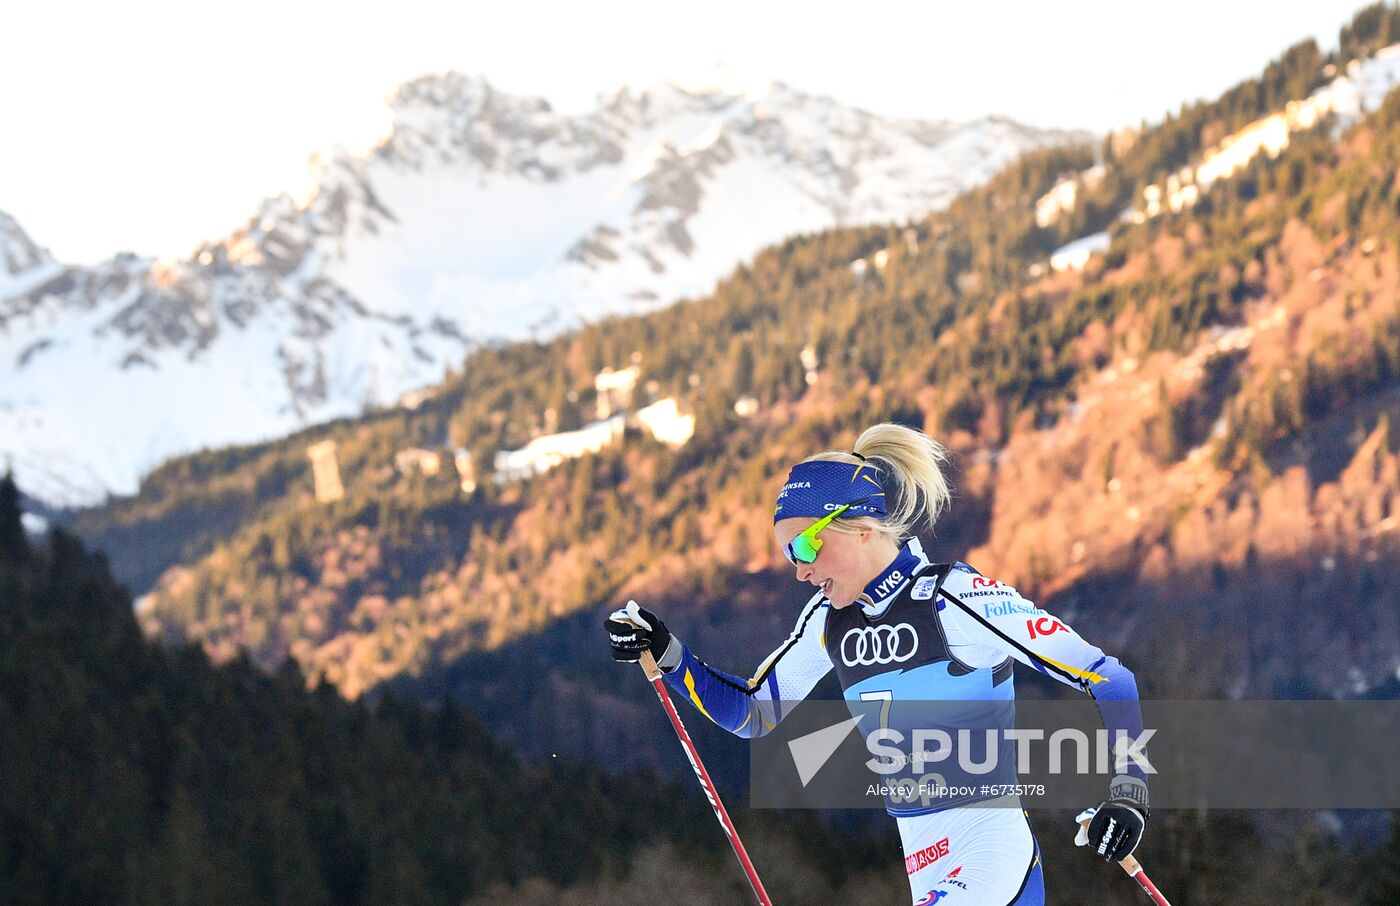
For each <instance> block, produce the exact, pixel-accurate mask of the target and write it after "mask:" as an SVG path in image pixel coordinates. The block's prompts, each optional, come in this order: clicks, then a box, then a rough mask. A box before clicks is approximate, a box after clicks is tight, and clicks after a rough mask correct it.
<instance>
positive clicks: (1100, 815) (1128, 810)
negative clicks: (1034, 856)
mask: <svg viewBox="0 0 1400 906" xmlns="http://www.w3.org/2000/svg"><path fill="white" fill-rule="evenodd" d="M1109 790H1110V792H1111V793H1113V798H1111V799H1106V800H1104V801H1103V802H1102V803H1100V804H1099V807H1098V808H1097V809H1095V810H1094V813H1093V818H1091V819H1090V821H1089V828H1088V832H1087V834H1083V835H1081V836H1083V837H1086V838H1087V839H1085V840H1084V842H1083V843H1082V844H1081V845H1084V846H1088V847H1090V848H1091V849H1093V850H1094V852H1096V853H1098V854H1099V855H1100V856H1103V859H1104V861H1105V862H1119V861H1122V860H1123V859H1126V858H1127V857H1128V856H1130V855H1132V854H1133V850H1135V849H1137V845H1138V843H1139V842H1141V841H1142V832H1143V830H1145V829H1146V827H1147V818H1148V815H1150V814H1151V813H1150V812H1149V811H1148V808H1147V784H1145V783H1143V782H1142V781H1141V780H1138V779H1137V778H1135V777H1127V776H1119V777H1115V778H1114V779H1113V784H1112V785H1111V786H1110V788H1109ZM1075 842H1076V843H1079V842H1080V840H1079V839H1076V840H1075Z"/></svg>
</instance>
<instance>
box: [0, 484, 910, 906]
mask: <svg viewBox="0 0 1400 906" xmlns="http://www.w3.org/2000/svg"><path fill="white" fill-rule="evenodd" d="M304 686H305V683H304V681H303V679H302V676H301V674H300V673H299V672H298V671H297V670H296V669H295V667H294V666H293V665H291V664H288V665H287V666H286V667H285V668H284V669H283V670H281V671H279V672H278V673H277V674H275V675H271V676H269V675H265V674H263V673H262V672H260V671H258V670H256V669H255V668H254V667H253V666H252V665H251V664H250V663H248V661H246V660H244V659H238V660H235V661H233V662H232V663H230V664H227V665H224V666H222V667H215V666H212V665H211V664H210V663H209V661H208V659H207V658H206V657H205V656H204V654H203V652H202V651H200V649H199V648H198V646H193V645H188V646H176V647H161V646H158V645H156V644H155V643H152V642H150V641H148V640H146V639H143V638H142V637H141V633H140V630H139V629H138V628H137V625H136V621H135V619H134V618H133V616H132V612H131V599H130V597H129V595H128V594H127V592H126V591H125V590H124V589H122V588H121V587H120V586H119V585H117V584H116V582H115V581H114V580H113V579H112V578H111V576H110V574H109V573H108V570H107V565H106V561H105V560H104V558H103V557H102V556H101V555H95V554H91V553H88V552H87V551H85V550H84V548H83V546H82V545H81V543H79V542H78V541H77V540H76V539H74V538H72V537H71V536H69V535H67V534H65V533H63V532H61V531H59V532H54V533H53V534H52V535H51V536H50V537H49V538H48V539H47V540H46V541H45V542H44V543H41V544H37V545H35V544H31V543H30V542H29V541H28V540H27V539H26V538H25V534H24V531H23V529H22V528H21V525H20V521H19V509H18V506H17V492H16V490H15V486H14V484H13V482H12V481H11V480H10V478H9V477H8V476H3V477H0V902H3V903H5V904H7V906H20V904H31V903H32V904H45V906H58V904H83V906H87V904H92V903H105V904H125V903H131V904H152V906H177V904H200V906H210V904H221V903H227V904H237V906H249V904H256V903H277V904H289V906H290V904H305V906H312V904H374V906H384V904H402V906H408V904H424V906H426V904H443V903H463V902H468V901H470V902H497V903H499V902H510V901H514V900H515V899H516V894H515V893H514V890H515V888H517V887H519V886H520V885H522V884H523V885H524V889H525V890H540V889H550V888H557V887H562V886H568V885H574V884H582V883H587V884H593V885H607V884H614V885H617V884H624V885H631V884H633V883H637V881H636V879H635V878H633V875H634V874H639V875H641V876H644V877H647V878H653V879H654V878H655V877H656V873H655V871H654V869H653V863H654V861H656V860H662V861H664V860H672V861H676V860H682V859H683V862H684V868H685V871H686V872H689V873H691V876H695V877H699V876H701V875H703V876H704V877H706V878H707V879H708V881H707V883H708V887H709V890H710V893H711V895H712V896H714V897H716V898H717V899H712V900H708V901H705V902H714V903H725V902H735V901H736V899H737V898H739V897H740V896H741V892H742V891H743V890H744V889H745V887H746V882H745V881H744V879H743V875H742V874H741V873H740V872H739V870H738V867H737V865H735V864H732V858H731V857H730V856H729V854H728V850H727V847H726V846H725V844H724V839H723V837H722V836H721V835H720V832H719V829H718V826H717V825H715V823H714V818H713V816H712V815H711V814H710V810H709V805H708V804H707V803H706V802H705V801H704V799H703V798H701V797H700V796H699V794H698V792H697V791H695V790H692V789H691V788H690V787H688V786H686V787H682V786H680V785H678V784H672V783H663V782H661V781H659V780H657V778H656V777H655V776H653V775H652V774H650V773H649V772H645V771H643V772H630V773H619V774H605V773H603V772H602V771H601V770H600V769H599V768H597V767H594V766H589V765H584V764H581V763H579V762H577V761H574V760H570V759H565V758H544V759H536V760H534V761H522V760H521V759H519V758H518V757H517V756H516V755H515V754H514V753H512V752H511V751H510V750H509V749H508V748H506V747H503V746H501V745H499V744H498V743H496V742H495V741H494V740H493V739H492V738H491V735H490V734H489V733H488V732H487V731H486V730H485V729H484V728H483V727H482V726H481V725H480V724H479V723H478V722H477V720H476V719H475V718H474V717H473V716H472V715H471V713H470V712H468V711H464V710H461V709H459V708H456V707H454V706H452V705H451V704H447V705H445V706H443V707H439V708H434V709H431V710H427V709H423V708H421V707H417V706H414V705H410V704H406V703H402V702H400V701H396V700H394V699H392V698H384V699H381V700H380V701H378V702H377V703H376V705H375V706H374V707H372V708H371V707H369V706H368V705H367V704H365V703H364V702H363V701H362V702H358V703H352V702H346V701H345V700H344V699H342V698H341V697H340V696H339V695H337V694H336V693H335V692H334V691H333V690H332V689H330V688H329V687H325V686H322V687H320V688H319V689H317V690H314V691H307V690H306V689H305V688H304ZM648 718H650V719H648ZM635 723H636V725H637V729H638V731H639V732H652V733H659V732H670V730H669V727H668V726H667V724H666V721H665V719H664V718H662V717H661V716H660V714H659V712H657V711H655V709H654V708H653V709H651V710H648V711H646V712H643V713H641V714H639V715H638V716H637V719H636V720H635ZM739 826H740V828H742V829H743V831H744V832H746V833H749V834H752V835H754V836H755V838H756V839H757V838H760V837H761V838H762V839H763V840H765V841H767V842H768V843H769V844H771V846H772V847H773V848H774V851H775V855H774V856H773V857H772V858H768V859H765V860H764V862H765V864H767V865H768V866H769V867H770V868H776V867H777V866H779V865H781V866H782V871H786V872H787V873H789V874H790V875H791V876H792V877H793V878H801V879H803V880H802V881H801V883H802V884H805V885H806V888H805V889H806V890H808V891H813V890H815V891H817V892H819V893H821V894H823V895H826V896H834V895H837V894H836V891H837V889H838V888H839V887H840V885H841V884H842V883H843V881H849V877H850V875H851V873H852V871H853V870H854V869H856V868H858V867H859V868H861V870H862V871H863V870H864V868H863V866H865V865H867V864H869V863H870V862H871V861H872V858H871V855H872V853H874V852H883V851H888V850H890V849H891V848H892V847H893V848H894V850H895V851H897V848H898V844H897V842H891V841H890V840H888V839H885V838H882V837H876V836H870V835H847V836H846V837H844V838H843V839H842V840H841V841H840V845H839V846H838V845H837V844H836V841H835V840H834V839H833V838H832V836H831V834H830V833H829V831H827V830H825V829H823V828H821V827H820V826H818V825H817V824H815V823H814V822H811V821H805V822H800V823H799V824H798V825H796V826H792V825H788V826H786V827H780V826H779V825H778V823H777V822H775V821H774V820H772V819H771V818H769V817H766V816H764V815H756V816H750V815H747V814H744V815H741V816H740V820H739ZM873 861H876V862H877V863H878V864H879V865H880V866H881V867H882V868H886V869H888V870H886V871H884V872H876V873H874V874H873V875H862V876H861V880H860V883H859V884H858V885H857V884H854V883H851V886H850V888H849V889H848V890H847V891H846V894H848V895H843V899H848V900H849V901H850V902H852V903H872V904H873V903H878V902H882V900H881V899H879V897H880V895H881V891H884V893H885V895H886V897H887V896H888V890H889V889H890V887H891V886H892V884H900V883H902V882H901V881H900V879H899V876H898V874H897V872H895V871H894V870H893V869H894V867H895V866H896V865H897V861H896V860H895V859H893V858H889V859H879V860H873ZM886 863H887V864H886ZM782 871H778V872H777V873H776V875H775V877H774V879H773V880H774V882H776V884H777V887H776V888H775V893H776V892H778V891H781V892H783V893H784V894H789V895H790V896H791V897H792V898H793V899H795V897H796V893H797V892H796V891H794V890H793V889H792V888H791V885H790V884H789V883H788V882H785V881H784V880H783V879H782ZM647 883H653V882H652V881H648V882H647ZM894 889H898V888H897V887H895V888H894ZM522 895H524V894H522ZM612 902H620V903H634V902H636V903H640V902H644V901H641V900H637V899H631V898H626V897H624V898H619V899H614V900H612Z"/></svg>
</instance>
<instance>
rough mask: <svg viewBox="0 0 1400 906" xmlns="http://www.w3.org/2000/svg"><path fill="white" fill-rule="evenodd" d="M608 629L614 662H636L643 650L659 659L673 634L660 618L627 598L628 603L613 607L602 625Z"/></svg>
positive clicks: (664, 652)
mask: <svg viewBox="0 0 1400 906" xmlns="http://www.w3.org/2000/svg"><path fill="white" fill-rule="evenodd" d="M603 625H604V626H606V627H607V630H608V642H609V643H610V644H611V645H612V656H613V660H615V661H625V662H627V663H629V664H635V663H636V662H637V661H639V660H641V658H642V652H643V651H650V652H651V656H652V657H654V658H656V660H658V661H660V660H661V658H662V656H663V655H665V654H666V649H667V648H669V647H670V645H671V633H670V632H669V631H668V630H667V629H666V624H665V623H663V622H661V618H660V617H658V616H657V615H656V614H654V613H652V612H651V611H650V610H647V609H645V608H643V607H639V606H638V605H637V602H636V601H628V602H627V606H626V607H623V608H621V609H619V610H614V611H613V612H612V613H611V614H610V615H609V616H608V619H607V621H606V622H604V624H603Z"/></svg>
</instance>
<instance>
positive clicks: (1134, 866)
mask: <svg viewBox="0 0 1400 906" xmlns="http://www.w3.org/2000/svg"><path fill="white" fill-rule="evenodd" d="M1118 864H1119V865H1121V866H1122V867H1123V870H1124V871H1126V872H1127V873H1128V877H1130V878H1132V879H1133V880H1134V881H1137V882H1138V884H1140V885H1142V889H1143V891H1144V892H1146V894H1147V895H1148V896H1149V897H1151V898H1152V902H1154V903H1156V904H1157V906H1172V904H1171V903H1168V902H1167V898H1166V897H1164V896H1162V892H1161V891H1160V890H1158V889H1157V885H1156V884H1153V883H1152V879H1151V878H1149V877H1148V876H1147V872H1145V871H1143V870H1142V865H1140V864H1139V863H1138V860H1137V859H1134V858H1133V857H1132V856H1129V857H1128V858H1126V859H1123V860H1122V861H1120V862H1119V863H1118Z"/></svg>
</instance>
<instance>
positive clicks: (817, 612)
mask: <svg viewBox="0 0 1400 906" xmlns="http://www.w3.org/2000/svg"><path fill="white" fill-rule="evenodd" d="M826 609H827V604H826V601H825V599H824V598H822V597H821V595H816V596H814V597H813V598H812V599H811V600H810V601H808V602H807V605H806V606H805V607H803V609H802V613H801V614H800V615H799V616H798V619H797V625H796V626H795V627H794V628H793V631H792V634H791V635H789V636H788V637H787V640H786V641H784V642H783V644H782V645H780V646H779V647H778V649H777V650H776V651H774V652H773V653H772V654H770V655H769V656H768V657H767V658H765V659H764V661H763V663H762V665H760V666H759V668H758V671H757V672H756V673H755V675H754V678H753V679H747V680H746V679H743V678H742V677H738V676H735V675H733V674H732V673H725V672H724V671H723V670H716V669H715V668H714V667H711V666H710V665H709V664H707V663H705V662H704V661H702V660H700V659H699V658H698V657H696V656H695V654H694V653H693V652H692V651H691V650H690V648H689V647H687V646H686V645H684V644H681V645H680V648H681V656H680V660H679V662H678V663H677V664H676V666H675V667H674V668H668V669H667V671H666V682H668V683H669V684H670V685H671V688H672V689H675V690H676V692H677V693H678V694H680V695H683V696H685V697H686V699H687V700H688V701H689V702H690V703H691V704H692V705H694V706H695V708H696V710H698V711H699V712H700V713H701V714H703V715H705V717H707V718H709V719H710V720H711V721H713V722H714V723H715V724H717V725H719V726H721V727H724V729H726V730H728V731H729V732H730V733H733V734H735V735H736V736H742V737H744V738H746V739H749V738H753V737H756V736H762V735H763V734H765V733H767V732H768V731H769V730H771V729H773V728H774V727H775V726H777V724H778V721H780V720H782V719H783V714H784V712H785V710H786V709H787V708H789V707H791V706H792V705H793V704H795V703H796V702H799V701H801V700H802V699H804V698H806V697H807V694H808V693H809V692H811V691H812V687H813V686H815V685H816V684H817V681H818V680H820V679H821V678H822V677H823V676H826V674H827V673H828V672H830V670H831V660H830V659H829V658H828V657H827V655H826V649H825V648H824V647H823V645H822V635H823V633H824V631H825V628H826ZM677 642H678V643H679V640H677Z"/></svg>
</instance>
